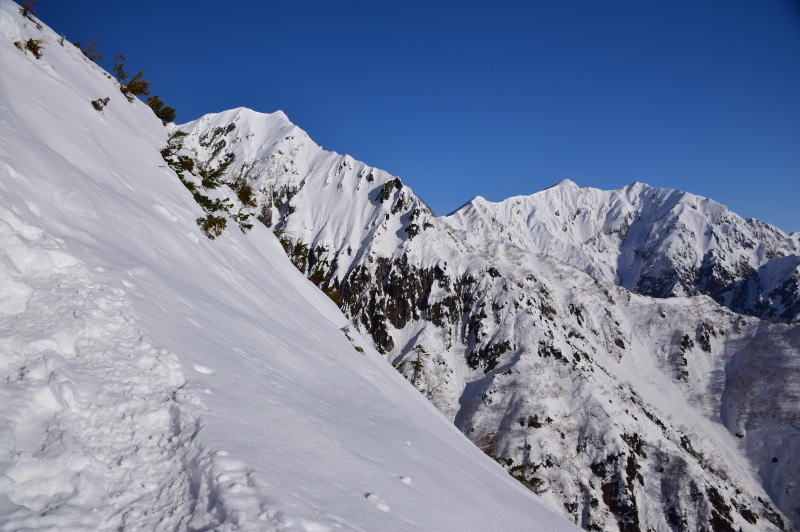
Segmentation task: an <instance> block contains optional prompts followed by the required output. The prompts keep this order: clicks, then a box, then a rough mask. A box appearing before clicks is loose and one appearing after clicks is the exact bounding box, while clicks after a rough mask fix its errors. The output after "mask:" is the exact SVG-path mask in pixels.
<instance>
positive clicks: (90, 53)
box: [72, 39, 103, 62]
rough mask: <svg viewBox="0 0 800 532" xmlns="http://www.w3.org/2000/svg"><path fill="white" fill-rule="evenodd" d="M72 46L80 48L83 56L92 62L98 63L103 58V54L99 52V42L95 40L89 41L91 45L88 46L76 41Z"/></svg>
mask: <svg viewBox="0 0 800 532" xmlns="http://www.w3.org/2000/svg"><path fill="white" fill-rule="evenodd" d="M72 44H74V45H75V47H76V48H78V49H79V50H80V51H81V52H83V55H85V56H86V57H88V58H89V59H91V60H92V61H95V62H97V61H100V60H101V59H102V58H103V54H101V53H100V52H98V51H97V41H95V40H94V39H92V40H91V41H89V44H87V45H86V46H83V45H82V44H81V43H80V42H78V41H75V42H74V43H72Z"/></svg>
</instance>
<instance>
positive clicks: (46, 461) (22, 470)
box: [0, 0, 571, 531]
mask: <svg viewBox="0 0 800 532" xmlns="http://www.w3.org/2000/svg"><path fill="white" fill-rule="evenodd" d="M28 38H37V39H38V38H42V39H44V40H45V44H44V51H43V56H42V58H41V59H36V58H34V57H33V56H32V55H31V54H30V53H26V52H23V51H22V50H20V49H18V48H16V47H14V45H13V44H12V42H13V41H19V40H26V39H28ZM0 65H2V68H1V70H2V72H3V75H2V76H0V286H2V291H3V294H4V297H3V300H2V302H0V373H2V379H0V397H2V401H0V434H2V438H0V442H2V443H1V444H0V529H3V530H18V529H26V528H27V529H37V530H42V529H65V528H71V529H87V530H103V529H105V530H111V529H114V530H116V529H118V528H119V527H123V528H125V529H136V530H176V529H179V530H182V529H195V530H199V529H215V530H238V529H243V530H271V529H275V530H309V531H311V530H313V531H321V530H333V529H344V530H382V531H391V530H481V531H483V530H531V529H533V530H548V531H549V530H561V529H564V530H567V529H570V528H571V525H569V523H567V522H566V521H565V520H564V519H563V518H562V517H560V516H559V515H557V514H556V513H555V512H552V511H551V510H550V509H548V508H547V507H546V506H545V505H544V504H543V503H542V502H541V501H539V500H538V498H537V497H536V496H535V495H533V494H532V493H530V492H529V491H527V490H526V489H524V488H523V487H522V486H520V485H519V484H518V483H517V482H516V481H515V480H513V479H512V478H510V477H509V476H508V475H507V474H506V473H505V472H504V471H503V470H502V469H501V468H500V467H499V466H498V465H497V464H496V463H494V462H492V461H491V460H490V459H489V458H487V457H486V456H485V455H484V454H483V453H481V452H480V451H479V450H478V449H476V448H475V447H474V446H473V445H472V444H471V443H470V442H469V441H468V440H467V439H466V438H464V437H463V435H462V434H461V433H459V432H458V430H457V429H456V428H455V427H453V426H452V425H451V424H450V423H448V422H447V420H446V419H445V418H444V417H442V416H441V414H439V413H438V412H437V411H436V410H435V409H434V407H433V406H432V405H430V404H429V403H428V402H427V401H426V400H425V399H424V398H423V397H422V396H420V395H419V394H418V393H417V392H416V391H415V390H414V389H413V388H412V387H411V386H409V385H408V383H407V382H406V381H405V380H404V379H403V378H402V376H400V375H399V374H398V373H397V372H396V371H395V369H394V368H392V367H391V366H390V365H389V364H387V363H386V361H385V360H384V359H383V358H381V357H380V356H379V355H378V354H377V353H376V352H375V351H374V350H373V349H372V348H371V347H370V346H369V343H368V342H367V341H365V340H364V338H362V337H361V336H360V335H359V334H358V333H357V332H355V331H350V332H343V331H342V330H341V329H342V328H343V327H345V326H346V325H347V323H348V322H347V320H346V319H345V317H344V316H343V315H342V314H341V313H340V311H339V310H338V309H337V308H336V306H335V305H334V304H333V303H332V302H330V300H329V299H327V298H326V297H325V296H324V295H323V294H321V293H320V292H319V291H318V290H317V289H316V288H315V287H314V286H313V285H312V284H311V283H309V282H308V281H306V280H305V279H304V278H303V276H302V275H301V274H300V273H298V272H297V271H296V269H295V268H294V267H293V266H292V265H291V263H290V262H289V261H288V260H287V258H286V256H285V255H284V253H283V250H282V249H281V247H280V245H279V244H278V242H277V240H276V239H275V237H274V236H272V235H271V234H270V233H269V231H268V230H266V229H265V228H264V227H263V226H260V225H257V226H256V227H255V228H253V230H252V231H250V232H249V233H248V234H247V235H244V234H242V233H240V232H239V230H238V229H236V228H235V227H233V228H229V229H228V230H226V232H225V233H224V234H223V235H222V236H221V237H220V238H218V239H217V240H216V241H211V240H209V239H207V238H206V237H205V236H203V234H202V233H201V232H200V231H199V229H198V227H197V225H196V223H195V218H197V217H198V216H200V215H201V214H202V212H201V210H200V209H199V207H198V206H197V205H196V204H195V203H194V201H193V200H192V197H191V195H190V194H189V193H188V191H187V190H186V189H185V188H184V186H183V185H182V184H181V183H180V181H179V180H178V179H177V177H176V175H175V174H174V173H173V172H172V171H171V170H170V169H169V168H167V167H165V165H164V161H163V159H162V158H161V156H160V154H159V150H160V149H161V148H162V147H163V146H164V145H165V144H166V143H167V133H166V131H165V129H164V128H163V127H162V126H161V124H160V123H159V121H158V120H157V119H156V118H155V117H154V116H153V115H152V113H151V112H150V110H149V109H148V108H147V107H146V106H144V104H142V103H141V102H138V101H134V102H132V103H131V102H128V101H127V100H126V99H125V98H124V96H123V95H122V94H121V93H120V91H119V88H118V86H117V84H116V82H114V81H113V80H112V79H110V78H109V77H108V76H107V75H106V74H105V73H104V72H103V71H102V70H101V69H99V68H98V67H97V66H96V65H95V64H94V63H92V62H91V61H89V60H87V59H86V58H85V57H83V55H82V54H81V52H80V51H79V50H78V49H76V48H74V47H73V46H72V45H70V44H69V43H68V42H65V43H64V44H63V46H62V45H61V44H59V38H58V36H57V35H56V34H55V33H54V32H52V31H51V30H50V29H48V28H46V27H43V28H42V29H37V27H36V25H35V23H34V22H33V21H30V20H23V19H22V18H21V17H20V15H19V12H18V7H17V6H16V5H15V4H13V3H11V2H10V1H8V0H0ZM104 97H109V98H110V101H109V103H108V104H107V106H106V108H105V110H103V111H102V112H98V111H96V110H95V109H93V108H92V106H91V105H90V103H89V102H90V101H91V100H94V99H97V98H104ZM355 347H359V348H360V351H363V353H362V352H359V351H357V350H356V349H355Z"/></svg>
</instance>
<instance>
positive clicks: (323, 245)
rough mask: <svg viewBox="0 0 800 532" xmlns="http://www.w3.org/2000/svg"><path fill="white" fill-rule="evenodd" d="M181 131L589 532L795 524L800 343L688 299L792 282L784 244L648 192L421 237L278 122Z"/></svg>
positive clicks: (467, 221)
mask: <svg viewBox="0 0 800 532" xmlns="http://www.w3.org/2000/svg"><path fill="white" fill-rule="evenodd" d="M254 122H255V123H254ZM259 122H263V124H259ZM273 123H274V124H277V123H280V124H281V129H272V126H270V125H269V124H273ZM179 130H181V131H184V132H186V133H187V135H186V136H185V137H183V138H182V140H181V142H182V153H185V154H186V156H188V157H191V158H193V159H194V160H197V161H198V162H199V163H200V164H203V165H208V166H209V167H213V166H215V165H219V164H221V163H222V162H223V161H229V162H230V164H229V166H227V170H226V171H227V175H228V176H229V178H230V179H231V180H234V181H236V182H247V183H249V184H251V185H252V186H253V189H254V191H255V194H256V198H257V204H258V207H257V211H258V213H259V219H260V220H261V221H262V223H263V224H265V225H267V226H268V227H272V228H273V230H274V231H275V233H276V234H277V235H279V237H280V239H281V242H282V244H283V246H284V249H285V250H286V251H287V253H288V254H289V256H290V257H291V258H292V260H293V262H294V263H295V265H296V266H297V267H298V269H300V270H301V271H302V272H303V273H305V274H306V275H307V276H308V277H309V278H310V279H311V280H312V281H313V282H314V283H315V284H317V285H318V286H320V287H321V288H322V289H323V291H325V292H326V293H327V294H328V295H329V297H331V298H332V299H333V300H334V301H336V302H337V304H339V306H340V307H341V308H342V309H343V310H344V311H345V313H346V314H347V315H349V316H350V317H351V319H352V320H353V321H354V322H355V323H356V324H357V326H358V327H359V329H360V330H361V331H362V332H364V333H365V334H366V335H368V336H369V337H370V338H371V339H372V341H373V343H374V345H375V346H376V347H377V348H378V350H379V351H381V352H383V353H384V354H385V356H386V357H387V358H388V359H389V360H391V361H392V363H393V364H394V365H395V366H396V367H397V369H398V370H399V371H401V373H403V374H404V375H405V376H406V377H407V378H408V379H409V380H410V381H411V382H412V383H413V384H414V385H415V386H416V387H417V388H418V389H419V390H420V391H421V392H422V393H424V394H425V395H426V396H427V397H428V398H429V399H430V400H431V401H432V402H433V403H434V404H435V405H436V406H437V407H438V408H439V409H440V410H441V411H442V412H443V413H445V415H447V416H448V417H449V418H450V419H452V420H453V421H454V422H455V423H456V425H457V426H458V427H459V428H461V429H462V430H463V431H464V432H465V434H467V435H468V436H469V437H470V438H471V439H472V440H473V441H474V442H475V443H476V444H477V445H478V446H480V447H481V448H483V449H484V451H485V452H486V453H487V454H490V455H491V456H493V457H495V459H496V460H498V461H499V462H500V463H502V464H504V466H505V467H506V469H507V470H508V471H509V472H510V473H511V474H512V475H513V476H515V477H516V478H518V479H519V480H520V481H521V482H523V483H524V484H526V485H527V486H528V487H529V488H530V489H532V490H534V491H536V492H538V493H540V495H541V496H542V497H543V498H544V499H545V500H548V501H549V502H550V503H551V504H552V505H553V506H554V507H556V508H560V509H562V511H564V512H565V513H566V514H567V515H568V516H570V517H571V518H572V519H573V520H574V521H575V522H576V523H578V524H580V525H581V526H583V527H584V528H589V529H597V528H600V529H609V528H613V527H618V528H619V529H620V530H636V529H640V528H655V529H662V528H665V527H666V528H671V529H678V530H693V529H697V528H704V527H706V528H712V529H714V530H726V529H727V528H726V527H731V526H733V527H741V528H743V529H768V528H770V527H772V526H774V527H775V528H776V529H780V528H785V527H786V526H788V525H787V523H786V521H785V519H784V518H783V517H779V514H778V513H777V512H776V511H775V510H774V509H773V508H772V507H771V506H770V504H769V503H768V502H767V501H768V497H770V498H772V500H773V501H775V503H777V505H778V506H779V508H781V509H782V510H784V512H786V515H787V516H789V515H795V514H796V513H797V511H796V509H795V508H794V507H793V506H792V505H793V504H794V502H793V501H795V500H797V496H798V486H797V483H796V481H795V480H793V475H795V474H796V472H797V468H798V463H797V458H796V457H797V456H798V409H797V406H796V399H797V397H798V379H799V376H798V367H799V366H798V350H799V348H800V346H799V345H798V343H797V338H796V335H797V332H796V330H797V325H789V324H780V323H770V322H764V321H760V320H758V319H756V318H748V317H743V316H740V315H737V314H735V313H733V312H731V311H729V310H727V309H725V308H724V307H720V306H719V305H718V304H716V303H714V302H713V301H711V300H709V299H707V298H703V297H700V298H698V297H686V296H685V293H686V292H690V291H693V292H692V293H698V292H700V289H701V288H702V289H703V290H706V291H711V290H712V288H713V289H715V290H716V289H717V288H720V287H721V288H722V289H723V290H722V292H721V293H722V294H723V295H720V294H716V295H717V297H718V298H720V299H721V298H723V296H724V294H725V291H727V293H731V290H733V289H734V288H736V287H739V288H738V289H739V290H741V288H740V287H741V286H743V285H744V284H746V283H751V282H753V277H752V274H753V271H752V270H756V268H759V270H756V271H758V272H759V273H762V274H763V273H765V272H770V271H771V270H775V272H774V273H772V274H771V275H763V277H764V278H765V279H769V280H771V281H772V282H773V285H775V284H776V283H777V285H781V283H783V282H784V281H786V279H787V278H788V281H787V282H792V275H793V273H792V265H793V262H792V261H793V260H794V259H793V258H792V257H793V256H794V255H792V254H793V253H796V250H797V234H794V235H786V234H784V233H783V232H781V231H780V230H778V229H776V228H773V227H772V226H769V225H768V224H763V223H761V222H757V221H745V220H743V219H741V218H740V217H738V216H736V215H734V214H732V213H730V212H729V211H727V209H725V208H724V207H723V206H721V205H720V204H718V203H715V202H713V201H711V200H707V199H704V198H699V197H697V196H693V195H690V194H687V193H682V192H679V191H671V190H664V189H655V188H652V187H649V186H647V185H644V184H634V185H632V186H630V187H626V188H625V189H622V190H620V191H599V190H596V189H580V188H579V187H577V186H576V185H575V184H574V183H571V182H562V183H560V184H559V185H558V186H556V187H553V188H551V189H548V190H545V191H542V192H540V193H537V194H534V195H532V196H526V197H520V198H511V199H509V200H505V201H503V202H499V203H496V204H494V203H489V202H486V201H485V200H482V199H475V200H473V201H471V202H470V203H468V204H467V205H465V206H464V207H462V208H461V209H459V210H458V211H456V212H455V213H452V214H450V215H448V216H446V217H436V216H434V215H433V214H432V213H431V212H430V210H429V209H428V208H427V206H426V205H425V204H424V202H422V201H421V200H420V199H419V198H418V197H416V196H415V195H414V194H413V192H412V191H411V189H409V187H407V186H406V185H405V184H403V183H402V182H401V181H400V180H399V179H398V178H396V177H394V176H391V175H389V174H387V173H386V172H383V171H381V170H378V169H376V168H374V167H371V166H369V165H366V164H364V163H362V162H359V161H356V160H354V159H353V158H352V157H350V156H347V155H339V154H336V153H332V152H327V151H324V150H322V149H321V148H320V147H319V146H318V145H317V144H315V143H314V142H313V141H311V140H310V138H309V137H308V136H307V135H306V134H305V133H303V132H302V131H299V130H297V129H294V128H292V127H291V126H289V125H288V123H287V122H286V118H285V115H284V114H282V113H281V114H280V115H278V116H277V117H272V115H264V114H260V113H254V112H252V111H247V110H242V109H238V110H234V111H228V112H225V113H219V114H212V115H206V116H205V117H203V118H201V119H199V120H197V121H195V122H192V123H189V124H185V125H183V126H179ZM259 130H262V131H266V130H271V131H274V132H275V134H273V135H271V136H262V137H260V138H259V137H258V136H257V135H258V133H257V132H258V131H259ZM578 211H580V212H578ZM563 220H566V221H563ZM750 242H752V243H753V245H752V246H750V244H749V243H750ZM639 246H642V248H643V250H639V249H638V248H639ZM781 254H784V255H786V257H785V258H783V259H780V258H779V255H781ZM698 261H699V262H698ZM698 265H699V266H698ZM586 274H589V276H588V277H587V276H586ZM737 276H738V277H737ZM759 279H760V278H759ZM620 280H621V281H622V283H623V284H625V283H627V284H628V285H630V286H631V287H633V288H637V290H636V291H644V290H643V287H644V288H647V290H649V291H654V290H655V289H656V288H658V289H659V290H662V291H663V292H662V293H657V294H654V295H661V296H664V297H659V298H655V299H653V298H652V297H642V296H638V295H635V294H632V293H631V292H630V291H629V290H628V289H627V288H625V287H624V286H618V283H619V282H620ZM634 280H635V282H634ZM728 281H730V282H731V283H738V284H736V286H735V287H734V288H731V287H728V286H726V285H725V282H728ZM758 282H760V281H758ZM750 288H751V287H748V289H750ZM673 292H678V293H677V294H676V293H673ZM676 295H677V296H679V297H667V296H676ZM792 298H796V291H794V292H791V293H788V294H787V297H786V299H785V300H781V301H777V302H775V304H773V306H771V307H770V309H769V310H768V311H767V312H766V314H767V315H770V313H775V312H778V311H784V310H785V309H786V308H789V309H790V310H791V308H792V307H791V301H793V300H792ZM752 300H753V301H762V299H759V298H758V297H754V298H753V299H752ZM795 300H796V299H795ZM786 301H788V302H789V304H788V305H787V304H785V302H786ZM761 364H767V366H766V368H761V369H760V370H759V371H757V372H756V374H757V375H758V377H757V378H756V379H752V378H750V377H745V375H748V372H753V367H754V365H761ZM665 382H668V383H670V384H669V385H666V384H665ZM765 390H772V391H771V392H770V393H769V394H766V393H765ZM776 390H780V393H778V394H777V395H774V393H775V391H776ZM589 405H591V406H589ZM765 411H766V412H769V413H770V414H769V415H764V412H765ZM589 434H592V435H594V436H591V437H588V439H587V435H589ZM723 450H725V451H723ZM775 463H780V464H781V466H780V467H776V466H775V465H774V464H775ZM667 464H671V465H669V467H668V466H667ZM639 470H642V471H646V472H647V474H644V473H642V474H637V473H636V471H639ZM763 489H766V493H767V494H768V495H763V494H762V495H758V493H760V492H761V490H763ZM659 494H660V495H659ZM720 501H723V503H724V504H721V503H720ZM725 501H731V503H730V504H729V503H728V502H725Z"/></svg>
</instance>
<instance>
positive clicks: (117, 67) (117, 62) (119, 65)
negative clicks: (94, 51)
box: [114, 54, 128, 83]
mask: <svg viewBox="0 0 800 532" xmlns="http://www.w3.org/2000/svg"><path fill="white" fill-rule="evenodd" d="M114 74H115V75H116V76H117V80H118V81H119V82H120V83H125V82H126V81H127V80H128V74H126V73H125V56H124V55H122V54H117V57H116V58H115V59H114Z"/></svg>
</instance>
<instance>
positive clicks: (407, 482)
mask: <svg viewBox="0 0 800 532" xmlns="http://www.w3.org/2000/svg"><path fill="white" fill-rule="evenodd" d="M400 482H402V483H403V484H405V485H406V486H410V485H411V477H400Z"/></svg>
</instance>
